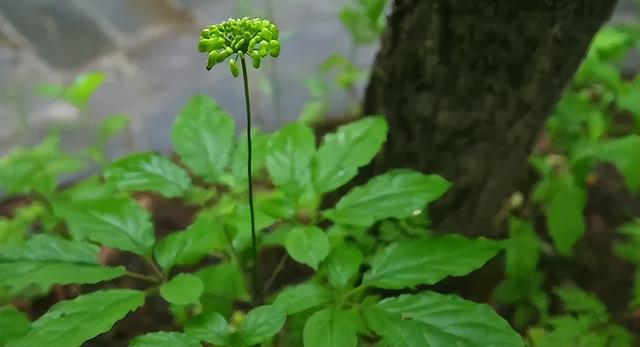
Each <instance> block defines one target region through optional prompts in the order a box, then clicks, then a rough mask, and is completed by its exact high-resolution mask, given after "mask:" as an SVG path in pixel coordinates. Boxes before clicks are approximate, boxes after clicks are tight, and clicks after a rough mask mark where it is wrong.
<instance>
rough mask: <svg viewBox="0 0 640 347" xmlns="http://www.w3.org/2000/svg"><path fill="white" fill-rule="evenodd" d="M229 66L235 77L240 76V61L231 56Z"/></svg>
mask: <svg viewBox="0 0 640 347" xmlns="http://www.w3.org/2000/svg"><path fill="white" fill-rule="evenodd" d="M229 68H230V70H231V74H232V75H233V77H238V76H240V67H238V62H237V61H236V60H235V59H233V58H231V59H230V60H229Z"/></svg>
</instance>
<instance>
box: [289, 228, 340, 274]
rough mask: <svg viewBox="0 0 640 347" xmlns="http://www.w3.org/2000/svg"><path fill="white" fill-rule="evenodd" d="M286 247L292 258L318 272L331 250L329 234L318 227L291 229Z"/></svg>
mask: <svg viewBox="0 0 640 347" xmlns="http://www.w3.org/2000/svg"><path fill="white" fill-rule="evenodd" d="M285 246H286V248H287V252H288V253H289V255H290V256H291V258H293V259H294V260H295V261H297V262H300V263H303V264H307V265H309V266H311V267H312V268H314V269H316V270H317V269H318V265H319V264H320V262H321V261H323V260H324V258H326V257H327V255H329V251H330V249H331V245H330V244H329V238H328V237H327V234H325V233H324V232H323V231H322V229H320V228H318V227H316V226H304V227H302V226H300V227H295V228H293V229H291V231H289V234H288V235H287V238H286V240H285Z"/></svg>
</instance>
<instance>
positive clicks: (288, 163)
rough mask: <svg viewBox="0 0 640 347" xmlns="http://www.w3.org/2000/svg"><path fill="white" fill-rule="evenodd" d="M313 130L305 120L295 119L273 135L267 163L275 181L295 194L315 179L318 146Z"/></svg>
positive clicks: (297, 194)
mask: <svg viewBox="0 0 640 347" xmlns="http://www.w3.org/2000/svg"><path fill="white" fill-rule="evenodd" d="M315 143H316V141H315V136H314V134H313V131H312V130H311V129H310V128H309V127H308V126H307V125H305V124H303V123H292V124H289V125H287V126H285V127H284V128H282V129H280V130H279V131H278V132H277V133H276V134H274V135H273V137H272V139H271V142H270V144H269V151H268V154H267V158H266V166H267V170H268V171H269V175H270V176H271V179H272V181H273V183H274V184H275V185H276V186H278V187H280V188H281V189H282V190H283V191H284V192H286V193H287V194H290V195H292V196H295V197H297V196H299V195H300V194H301V193H302V192H303V191H304V190H305V188H306V187H308V186H309V184H310V182H311V160H312V158H313V155H314V153H315V146H316V144H315Z"/></svg>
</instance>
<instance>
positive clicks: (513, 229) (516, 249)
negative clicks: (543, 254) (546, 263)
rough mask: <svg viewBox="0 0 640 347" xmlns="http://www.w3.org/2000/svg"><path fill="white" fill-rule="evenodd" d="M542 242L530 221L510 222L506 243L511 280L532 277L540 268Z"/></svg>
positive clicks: (516, 220)
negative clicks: (539, 259)
mask: <svg viewBox="0 0 640 347" xmlns="http://www.w3.org/2000/svg"><path fill="white" fill-rule="evenodd" d="M539 243H540V241H539V240H538V236H537V235H536V231H535V229H534V227H533V224H531V223H530V222H528V221H525V220H521V219H518V218H515V217H512V218H511V219H510V221H509V240H508V241H507V242H506V245H505V249H506V261H505V263H506V264H505V267H506V272H507V276H508V277H510V278H525V277H529V276H531V274H532V273H533V272H535V270H536V267H537V266H538V258H539V257H540V244H539Z"/></svg>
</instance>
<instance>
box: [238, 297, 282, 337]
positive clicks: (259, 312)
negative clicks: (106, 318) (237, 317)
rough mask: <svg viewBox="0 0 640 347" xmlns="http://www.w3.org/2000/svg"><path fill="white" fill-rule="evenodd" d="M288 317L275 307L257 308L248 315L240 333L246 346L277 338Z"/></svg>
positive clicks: (239, 330)
mask: <svg viewBox="0 0 640 347" xmlns="http://www.w3.org/2000/svg"><path fill="white" fill-rule="evenodd" d="M286 320H287V316H285V315H284V313H282V311H280V310H279V309H277V308H275V307H274V306H269V305H266V306H260V307H256V308H254V309H253V310H251V311H250V312H249V313H247V316H246V317H244V320H242V323H240V328H239V329H238V332H239V333H240V337H241V339H242V343H243V344H244V345H245V346H253V345H256V344H259V343H262V342H265V341H267V340H269V339H270V338H272V337H273V336H275V335H276V334H277V333H278V332H279V331H280V329H282V327H283V326H284V323H285V321H286Z"/></svg>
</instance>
